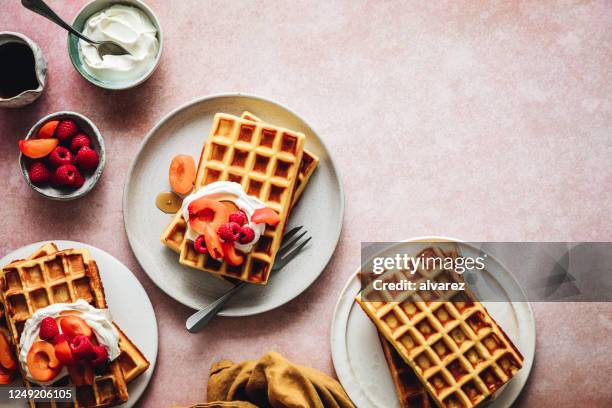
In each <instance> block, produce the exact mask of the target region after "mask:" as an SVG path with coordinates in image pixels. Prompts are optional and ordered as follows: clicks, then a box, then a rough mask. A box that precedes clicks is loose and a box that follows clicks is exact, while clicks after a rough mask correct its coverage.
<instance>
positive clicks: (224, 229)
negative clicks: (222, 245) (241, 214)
mask: <svg viewBox="0 0 612 408" xmlns="http://www.w3.org/2000/svg"><path fill="white" fill-rule="evenodd" d="M217 234H218V235H219V238H221V239H222V240H223V241H225V242H234V241H236V240H237V239H238V237H239V236H240V225H238V224H236V223H235V222H226V223H225V224H221V226H220V227H219V229H218V230H217Z"/></svg>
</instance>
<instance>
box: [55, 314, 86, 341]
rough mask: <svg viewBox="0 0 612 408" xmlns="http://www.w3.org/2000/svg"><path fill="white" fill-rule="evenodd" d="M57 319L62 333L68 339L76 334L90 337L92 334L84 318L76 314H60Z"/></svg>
mask: <svg viewBox="0 0 612 408" xmlns="http://www.w3.org/2000/svg"><path fill="white" fill-rule="evenodd" d="M57 320H58V322H59V325H60V327H61V328H62V333H63V334H65V335H66V336H67V337H68V338H69V339H72V338H73V337H76V336H86V337H91V336H92V335H93V332H92V331H91V328H90V327H89V326H88V325H87V323H86V322H85V320H83V319H81V318H80V317H78V316H72V315H71V316H61V317H59V318H58V319H57Z"/></svg>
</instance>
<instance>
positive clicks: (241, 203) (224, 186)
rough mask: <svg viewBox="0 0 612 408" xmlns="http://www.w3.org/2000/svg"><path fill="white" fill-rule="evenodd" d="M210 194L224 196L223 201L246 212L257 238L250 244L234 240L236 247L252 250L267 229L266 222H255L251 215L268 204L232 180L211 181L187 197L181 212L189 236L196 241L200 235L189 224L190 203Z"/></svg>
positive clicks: (245, 250) (247, 250)
mask: <svg viewBox="0 0 612 408" xmlns="http://www.w3.org/2000/svg"><path fill="white" fill-rule="evenodd" d="M210 195H219V196H223V201H231V202H233V203H234V204H236V207H238V208H239V209H241V210H242V211H244V212H245V214H246V215H247V219H248V226H249V227H251V228H253V231H255V239H253V241H251V242H249V243H248V244H241V243H240V242H237V241H236V242H234V248H236V249H238V250H239V251H242V252H251V250H252V249H253V247H254V246H255V244H256V243H257V241H259V237H261V235H262V234H263V233H264V231H265V229H266V224H255V223H253V222H252V221H251V217H252V216H253V213H254V212H255V210H257V209H260V208H265V207H266V205H265V204H264V202H263V201H261V200H260V199H258V198H256V197H252V196H250V195H248V194H247V193H245V192H244V190H243V189H242V186H241V185H240V184H238V183H234V182H232V181H215V182H214V183H210V184H208V185H206V186H204V187H202V188H200V189H199V190H198V191H196V192H194V193H191V194H190V195H188V196H187V197H185V199H184V200H183V206H182V207H181V212H182V214H183V218H184V219H185V221H187V234H186V236H187V238H188V239H190V240H192V241H195V239H196V238H197V237H198V235H199V234H198V233H197V232H195V231H193V229H192V228H191V227H190V226H189V210H188V208H189V204H191V203H192V202H193V201H195V200H197V199H199V198H202V197H207V196H210Z"/></svg>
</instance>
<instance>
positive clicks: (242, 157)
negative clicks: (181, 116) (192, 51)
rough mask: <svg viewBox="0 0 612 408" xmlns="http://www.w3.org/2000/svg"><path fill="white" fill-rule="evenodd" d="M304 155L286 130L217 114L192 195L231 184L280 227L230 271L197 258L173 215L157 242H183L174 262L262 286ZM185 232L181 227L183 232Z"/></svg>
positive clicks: (299, 138)
mask: <svg viewBox="0 0 612 408" xmlns="http://www.w3.org/2000/svg"><path fill="white" fill-rule="evenodd" d="M303 151H304V135H303V134H301V133H298V132H294V131H291V130H288V129H284V128H280V127H277V126H273V125H269V124H267V123H261V122H253V121H250V120H246V119H242V118H239V117H237V116H233V115H228V114H223V113H218V114H216V115H215V120H214V122H213V126H212V129H211V133H210V135H209V137H208V139H207V141H206V144H205V146H204V150H203V153H202V155H201V157H200V163H199V165H198V173H197V176H196V182H195V190H197V189H198V188H200V187H202V186H205V185H207V184H210V183H213V182H215V181H233V182H237V183H239V184H241V185H242V187H243V188H244V190H245V191H246V193H247V194H249V195H251V196H254V197H257V198H259V199H261V200H262V201H263V202H264V203H265V204H266V206H267V207H269V208H271V209H273V210H275V211H276V212H277V213H278V214H279V216H280V218H281V221H280V223H279V224H278V225H276V226H275V227H270V226H267V227H266V231H265V232H264V234H263V235H262V236H261V237H260V239H259V242H258V243H257V245H256V246H255V247H254V248H253V251H251V252H250V253H249V254H245V260H244V262H243V264H242V265H240V266H237V267H233V266H230V265H228V264H227V263H225V262H218V261H216V260H214V259H213V258H211V257H208V256H207V255H202V254H199V253H198V252H196V251H195V249H194V248H193V242H192V241H191V240H188V239H183V237H184V234H179V235H177V233H176V232H177V229H176V226H177V225H179V224H180V218H179V217H181V214H180V213H178V214H177V215H176V216H175V219H174V220H173V221H172V222H171V223H170V225H169V226H168V228H166V230H165V231H164V234H163V235H162V242H164V243H167V244H168V245H172V244H169V243H168V241H174V242H177V240H176V237H179V238H180V240H181V241H182V242H181V244H180V246H181V255H180V259H179V262H180V263H181V264H183V265H187V266H190V267H193V268H196V269H200V270H203V271H206V272H210V273H214V274H219V275H221V276H226V277H230V278H236V279H240V280H244V281H247V282H251V283H258V284H265V283H266V282H267V280H268V276H269V273H270V270H271V268H272V264H273V263H274V258H275V256H276V252H277V250H278V248H279V246H280V243H281V239H282V233H283V230H284V228H285V223H286V221H287V215H288V213H289V210H290V203H291V200H292V197H293V189H294V187H295V183H296V179H297V172H298V170H299V163H300V161H301V159H302V155H303ZM183 228H184V226H183Z"/></svg>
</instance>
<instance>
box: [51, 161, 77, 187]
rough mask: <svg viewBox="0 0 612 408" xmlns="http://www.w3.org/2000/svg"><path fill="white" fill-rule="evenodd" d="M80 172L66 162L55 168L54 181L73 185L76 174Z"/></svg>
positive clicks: (64, 184)
mask: <svg viewBox="0 0 612 408" xmlns="http://www.w3.org/2000/svg"><path fill="white" fill-rule="evenodd" d="M78 173H79V171H78V170H77V168H76V167H74V166H73V165H72V164H64V165H63V166H59V167H58V168H57V170H55V177H54V183H57V184H58V185H60V186H73V185H74V180H75V179H76V177H77V176H76V175H77V174H78Z"/></svg>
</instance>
